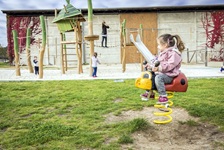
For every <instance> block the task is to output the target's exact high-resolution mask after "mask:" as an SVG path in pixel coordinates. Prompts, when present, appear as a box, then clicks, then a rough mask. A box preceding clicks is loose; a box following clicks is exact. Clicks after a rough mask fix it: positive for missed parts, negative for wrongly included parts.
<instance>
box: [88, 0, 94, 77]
mask: <svg viewBox="0 0 224 150" xmlns="http://www.w3.org/2000/svg"><path fill="white" fill-rule="evenodd" d="M88 28H89V35H90V36H92V35H93V8H92V0H88ZM89 42H90V63H89V65H90V66H89V68H90V70H89V75H90V76H91V75H92V72H93V68H92V59H91V58H92V56H93V54H94V40H90V41H89Z"/></svg>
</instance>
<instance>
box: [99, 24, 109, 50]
mask: <svg viewBox="0 0 224 150" xmlns="http://www.w3.org/2000/svg"><path fill="white" fill-rule="evenodd" d="M109 28H110V27H109V26H108V25H106V22H105V21H103V23H102V42H101V46H102V47H104V46H103V43H104V41H105V47H106V48H108V47H107V29H109Z"/></svg>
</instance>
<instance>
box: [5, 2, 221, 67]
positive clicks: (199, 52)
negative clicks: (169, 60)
mask: <svg viewBox="0 0 224 150" xmlns="http://www.w3.org/2000/svg"><path fill="white" fill-rule="evenodd" d="M59 11H60V10H24V11H22V10H13V11H12V10H2V12H3V13H5V14H6V15H7V22H8V23H9V19H10V18H11V17H15V18H16V17H30V16H34V17H38V16H40V15H44V16H45V20H46V30H47V46H46V51H45V58H44V64H45V65H55V66H60V64H61V62H60V60H61V59H60V57H61V54H60V46H61V44H60V41H61V39H60V32H59V30H58V28H57V25H56V24H54V23H53V22H52V21H53V19H54V17H55V14H57V13H58V12H59ZM81 11H82V13H83V15H84V16H85V18H86V20H88V19H87V17H88V16H87V15H88V10H87V9H82V10H81ZM93 14H94V16H93V32H94V34H95V35H99V37H100V38H99V40H97V41H95V43H94V45H95V48H94V49H95V51H96V52H98V55H99V56H98V57H99V58H100V60H101V62H102V63H105V64H119V63H121V59H122V57H123V53H122V47H123V46H124V45H122V38H123V37H122V34H121V23H122V22H123V20H124V19H125V20H126V32H127V35H126V37H127V42H129V39H128V38H129V36H130V34H133V35H134V36H136V35H137V34H138V33H139V31H140V30H139V28H140V24H141V25H142V27H143V30H142V31H143V36H142V41H143V43H144V44H145V45H146V47H147V48H148V49H149V50H150V51H151V52H152V53H153V54H157V53H158V51H157V44H156V38H157V37H158V36H159V35H161V34H165V33H170V34H174V35H175V34H178V35H179V36H180V37H181V38H182V40H183V41H184V43H185V47H186V50H185V51H184V52H183V54H182V57H183V62H184V63H204V62H205V61H210V60H215V59H217V60H218V61H222V60H223V55H224V52H223V48H224V47H223V43H224V21H223V17H222V16H224V5H214V6H180V7H149V8H116V9H115V8H114V9H112V8H111V9H94V10H93ZM217 14H218V16H219V17H216V18H214V16H217ZM214 19H216V20H217V19H218V20H219V24H218V23H216V22H215V21H214ZM103 21H105V22H106V24H107V25H109V26H110V28H109V29H108V41H107V43H108V44H107V45H108V47H109V48H103V47H101V39H102V37H101V33H102V26H101V25H102V22H103ZM31 24H32V23H31ZM81 25H82V34H83V39H84V36H85V35H88V21H86V22H83V23H82V24H81ZM25 28H26V27H25ZM218 28H219V29H218ZM7 30H8V31H11V29H9V28H8V29H7ZM18 32H19V31H18ZM8 34H9V35H8V37H10V36H11V35H10V33H9V32H8ZM41 34H42V33H41V32H40V33H38V34H36V35H35V36H34V37H33V38H34V40H35V42H34V43H33V44H32V45H31V57H33V56H35V55H38V53H39V49H40V46H41ZM217 36H218V37H217ZM215 37H216V39H215ZM20 38H23V37H20ZM66 38H67V39H66V40H68V41H74V38H75V37H74V32H69V33H66ZM212 38H213V39H212ZM217 40H218V41H217ZM10 42H12V41H10V40H8V43H10ZM211 42H213V45H211ZM21 43H22V42H20V44H21ZM20 47H21V54H20V57H21V63H22V64H23V63H24V64H26V59H25V57H26V54H25V51H24V50H22V49H24V45H22V44H21V45H20ZM66 48H67V53H68V55H67V57H68V60H76V59H77V57H76V51H75V45H72V44H69V45H66ZM125 48H126V62H127V63H140V53H139V52H138V50H137V49H136V47H135V46H133V45H131V44H130V45H127V46H126V47H125ZM89 54H90V53H89V43H88V41H84V40H83V63H89V61H90V55H89ZM206 56H207V57H206ZM213 58H214V59H213ZM215 61H216V60H215ZM69 65H70V66H76V61H71V62H70V63H69Z"/></svg>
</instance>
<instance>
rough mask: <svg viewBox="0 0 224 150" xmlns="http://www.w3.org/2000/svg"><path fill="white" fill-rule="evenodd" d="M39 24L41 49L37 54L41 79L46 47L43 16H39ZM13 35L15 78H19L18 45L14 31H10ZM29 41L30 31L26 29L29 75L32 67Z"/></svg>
mask: <svg viewBox="0 0 224 150" xmlns="http://www.w3.org/2000/svg"><path fill="white" fill-rule="evenodd" d="M40 23H41V29H42V47H41V49H40V53H39V55H40V56H39V78H40V79H42V78H43V59H44V52H45V47H46V26H45V20H44V16H43V15H41V16H40ZM12 34H13V41H14V54H15V61H14V62H15V67H16V76H21V72H20V56H19V53H20V52H19V43H18V33H17V31H16V30H12ZM30 39H31V30H30V29H29V28H27V33H26V53H27V64H28V69H29V71H30V73H33V67H32V64H31V58H30Z"/></svg>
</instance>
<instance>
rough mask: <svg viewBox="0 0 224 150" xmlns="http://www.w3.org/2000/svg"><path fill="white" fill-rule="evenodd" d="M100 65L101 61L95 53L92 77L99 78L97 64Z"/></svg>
mask: <svg viewBox="0 0 224 150" xmlns="http://www.w3.org/2000/svg"><path fill="white" fill-rule="evenodd" d="M98 63H99V64H100V61H99V59H98V58H97V52H95V53H94V54H93V56H92V68H93V74H92V77H94V78H95V77H97V75H96V74H97V64H98Z"/></svg>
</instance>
